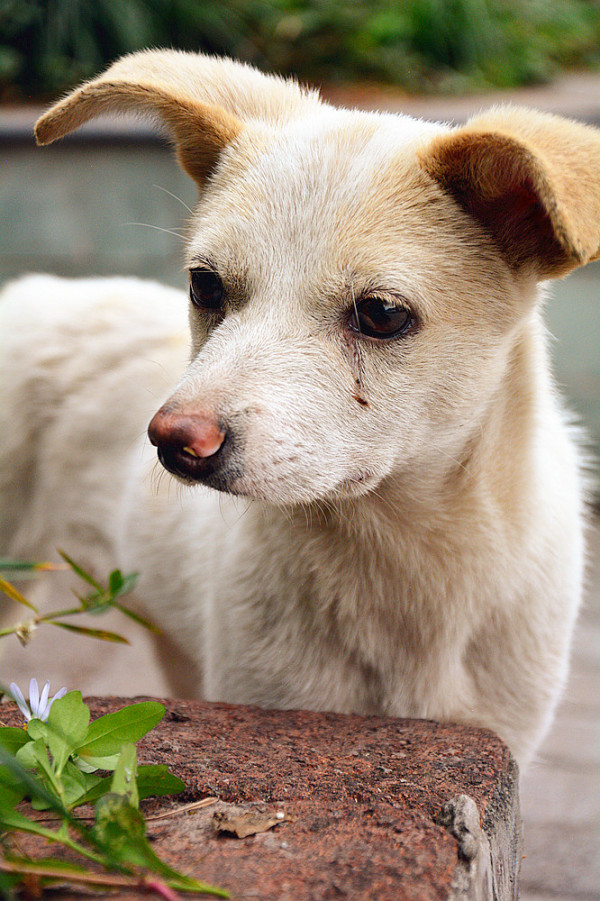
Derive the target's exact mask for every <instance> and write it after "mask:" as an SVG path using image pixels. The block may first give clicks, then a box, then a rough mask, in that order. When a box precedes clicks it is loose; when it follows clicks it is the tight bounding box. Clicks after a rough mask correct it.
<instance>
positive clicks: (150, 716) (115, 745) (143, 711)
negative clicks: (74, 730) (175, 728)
mask: <svg viewBox="0 0 600 901" xmlns="http://www.w3.org/2000/svg"><path fill="white" fill-rule="evenodd" d="M164 715H165V708H164V705H163V704H159V703H158V702H157V701H143V702H142V703H141V704H131V705H130V706H129V707H123V708H122V709H121V710H117V711H116V712H115V713H107V714H106V715H105V716H101V717H100V718H99V719H97V720H94V722H93V723H90V726H89V729H88V731H87V735H86V737H85V742H84V743H83V744H82V746H81V747H79V748H77V754H78V755H79V756H80V757H83V758H84V760H86V761H88V762H89V760H90V758H95V757H108V756H111V755H113V754H119V753H120V751H121V748H122V746H123V745H124V744H125V743H126V742H136V741H138V739H140V738H141V737H142V736H143V735H145V734H146V732H149V731H150V730H151V729H153V728H154V727H155V726H156V725H157V723H160V721H161V720H162V718H163V716H164Z"/></svg>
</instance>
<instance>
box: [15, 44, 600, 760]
mask: <svg viewBox="0 0 600 901" xmlns="http://www.w3.org/2000/svg"><path fill="white" fill-rule="evenodd" d="M190 85H192V86H193V89H192V87H190ZM107 104H108V105H112V106H117V107H118V106H128V107H131V106H134V107H135V106H141V107H142V108H144V109H149V110H151V111H152V112H154V113H156V114H157V115H158V116H159V117H161V118H162V119H163V120H164V121H165V122H166V124H167V126H168V127H169V129H170V130H171V132H172V133H173V135H174V137H175V140H176V143H177V146H178V154H179V158H180V162H182V164H183V165H184V167H185V168H186V169H187V171H188V172H190V174H191V175H192V176H193V177H194V178H196V179H197V180H198V181H199V183H200V184H201V187H202V197H201V201H200V204H199V207H198V210H197V211H196V213H195V214H194V217H193V222H192V226H191V230H190V238H189V246H188V263H189V266H190V269H191V270H192V300H193V305H192V308H191V318H190V322H191V330H192V345H193V349H192V362H191V363H190V364H189V366H188V368H187V371H186V372H185V374H184V375H183V377H182V378H181V381H180V382H179V385H178V386H177V388H176V389H175V391H174V393H172V390H173V385H174V384H175V382H176V380H177V378H178V376H179V375H180V374H181V372H182V371H183V369H184V367H185V363H186V359H189V355H186V353H187V352H186V348H185V340H184V338H183V330H184V327H185V316H186V301H185V299H184V298H183V297H182V296H180V295H179V294H178V293H177V292H173V291H171V290H169V289H161V288H159V287H158V286H155V285H151V284H149V283H143V282H136V281H134V280H131V281H127V280H116V281H110V280H108V281H104V282H103V281H99V280H98V281H88V282H80V283H77V282H71V283H69V282H63V281H61V280H57V279H51V278H49V277H41V276H40V277H37V278H32V279H30V280H24V281H23V282H21V283H16V284H15V285H13V286H12V287H10V288H9V289H8V290H7V292H6V297H5V299H4V302H3V313H2V315H3V317H4V321H3V323H2V336H3V340H4V341H5V344H6V347H5V348H4V349H3V353H2V363H3V365H5V369H6V373H7V374H4V375H2V376H1V378H2V386H3V388H4V386H5V385H7V386H8V388H9V390H8V391H7V397H6V399H5V400H4V401H3V404H2V409H1V410H0V428H2V433H3V435H4V436H6V440H5V441H4V442H3V443H4V446H3V449H2V454H3V456H2V459H1V461H0V462H1V466H0V479H1V481H0V488H2V490H3V491H4V492H7V494H5V496H6V497H8V502H6V503H5V505H4V508H3V510H4V511H5V510H8V511H9V512H11V511H12V512H13V513H14V518H13V519H12V521H9V516H8V515H7V516H6V517H4V518H5V519H6V523H5V534H4V536H3V539H2V546H1V548H0V549H1V550H2V551H3V552H5V553H12V554H19V555H27V556H35V555H37V554H39V553H49V552H50V551H51V549H52V548H53V547H55V546H56V545H59V544H60V545H62V546H64V547H65V548H66V549H67V550H68V551H69V552H70V553H71V554H72V555H73V556H74V557H77V556H80V557H82V558H83V559H84V560H87V561H89V560H96V561H97V562H98V564H99V565H111V564H114V562H115V560H117V561H118V562H119V563H120V565H121V566H122V567H123V568H126V569H127V570H132V569H136V570H139V571H140V572H141V574H142V576H141V583H140V590H139V594H140V597H141V598H143V601H144V604H145V606H146V607H147V608H148V610H149V611H150V613H151V614H152V615H153V616H154V618H155V619H156V620H157V621H158V622H159V623H160V625H161V626H162V627H163V629H164V630H165V650H166V653H165V661H166V662H167V663H168V664H169V665H170V666H171V668H172V670H173V673H174V690H176V691H178V692H179V693H185V694H187V695H190V696H193V695H204V696H205V697H208V698H210V699H222V700H229V701H239V702H248V703H258V704H262V705H270V706H280V707H311V708H314V709H332V710H339V711H357V712H362V713H385V714H390V715H396V716H423V717H432V718H440V719H455V720H463V721H464V720H466V721H469V722H474V723H479V724H482V725H486V726H489V727H490V728H492V729H494V730H496V731H497V732H499V733H500V735H502V736H503V737H504V738H505V739H506V740H507V741H508V743H509V744H510V745H511V747H512V749H513V751H514V752H515V754H516V755H517V757H518V759H519V760H520V761H521V762H524V761H526V760H528V759H529V758H530V756H531V754H532V752H533V750H534V748H535V746H536V744H537V743H538V741H539V739H540V738H541V736H542V734H543V732H544V730H545V728H546V727H547V725H548V723H549V720H550V717H551V714H552V710H553V708H554V705H555V703H556V700H557V698H558V696H559V693H560V690H561V687H562V685H563V683H564V679H565V676H566V669H567V658H568V648H569V640H570V634H571V630H572V626H573V622H574V618H575V616H576V612H577V607H578V604H579V599H580V593H581V580H582V565H583V538H582V531H583V499H582V485H581V477H580V472H579V463H578V454H577V451H576V448H575V444H574V442H573V440H572V437H571V435H570V431H569V428H568V426H567V425H566V424H565V416H564V414H563V413H562V411H561V408H560V403H559V401H558V400H557V398H556V395H555V392H554V389H553V387H552V383H551V379H550V376H549V375H548V365H547V360H546V351H545V334H544V329H543V326H542V324H541V320H540V311H539V298H538V289H537V287H536V284H537V282H538V281H539V280H542V279H546V278H549V277H553V276H556V275H560V274H562V273H564V272H566V271H568V270H569V269H571V268H573V267H574V266H575V265H578V264H581V263H584V262H587V260H589V259H592V258H594V257H595V256H596V255H597V252H598V245H599V244H600V227H599V225H598V223H599V222H600V188H599V184H600V138H599V137H598V135H597V133H596V132H595V131H593V130H592V129H587V128H585V127H584V126H580V125H576V124H574V123H566V122H563V121H562V120H559V119H556V118H554V117H548V116H542V115H540V114H535V113H525V112H523V111H519V110H504V111H497V112H496V113H492V114H490V115H489V116H488V117H483V118H481V119H480V120H478V121H477V122H475V123H473V124H472V125H471V126H470V127H467V128H465V129H459V130H451V129H448V128H447V127H445V126H439V125H432V124H429V123H423V122H416V121H415V120H412V119H410V118H408V117H393V116H377V115H366V114H360V113H349V112H346V111H339V110H334V109H332V108H330V107H327V106H325V105H323V104H320V102H319V101H318V99H317V98H316V97H315V96H314V95H312V94H307V93H303V92H301V91H300V90H299V89H298V88H297V87H296V86H295V85H293V84H286V83H284V82H280V81H278V80H275V79H269V78H267V77H265V76H261V75H259V74H258V73H256V72H253V71H252V70H250V69H247V68H246V67H242V66H236V64H233V63H229V62H222V61H218V60H207V59H205V58H202V57H194V56H188V55H185V54H176V53H147V54H137V55H134V56H133V57H130V58H127V59H125V60H124V61H122V62H121V63H118V64H116V66H115V67H113V69H112V70H109V73H108V74H107V75H105V76H103V77H101V78H100V79H98V80H97V81H96V82H93V83H91V84H90V85H88V86H86V87H84V88H83V89H81V90H80V91H79V92H77V93H76V94H74V95H72V96H71V97H70V98H67V99H66V100H65V101H63V102H62V103H61V104H59V105H58V106H57V107H56V108H55V109H54V110H52V111H50V113H49V114H48V115H47V116H46V117H44V119H43V120H41V122H40V124H39V126H38V136H39V138H40V140H41V141H42V142H46V141H48V140H53V139H54V138H55V137H60V136H61V135H62V134H64V133H66V132H67V131H69V130H71V129H72V128H74V127H76V126H77V125H78V124H80V123H81V122H82V121H84V120H85V119H86V118H89V117H90V116H91V115H95V113H96V112H98V111H99V110H100V109H102V108H103V107H104V106H105V105H107ZM565 129H566V136H565V133H564V132H565ZM581 179H583V180H584V183H583V184H578V180H581ZM9 335H11V336H12V337H10V338H7V337H6V336H9ZM170 393H171V397H170V398H169V400H168V401H167V403H166V404H164V406H163V407H162V408H161V409H160V410H159V412H158V413H156V415H155V416H154V418H153V419H152V425H151V428H150V437H151V440H152V442H153V443H154V444H157V445H158V448H159V454H160V456H161V459H162V461H163V462H164V464H165V466H166V467H167V468H168V469H170V470H171V471H172V472H174V473H175V474H176V475H178V476H179V477H180V478H183V479H184V480H185V481H187V482H194V483H197V482H202V483H204V484H206V485H208V486H209V487H212V488H217V489H219V491H221V492H223V491H224V492H228V493H229V494H232V495H238V496H240V497H239V498H237V499H236V498H231V497H228V495H227V494H223V493H217V492H215V491H212V492H206V491H204V490H198V489H197V488H195V489H193V490H192V491H188V490H187V489H186V490H184V492H183V493H182V494H181V495H180V494H179V492H178V491H176V490H175V488H174V486H173V483H172V480H170V479H169V478H168V477H166V478H165V479H156V478H154V479H153V476H152V472H153V468H154V466H155V455H154V451H153V449H152V448H151V446H149V445H148V443H147V441H145V437H144V433H145V429H146V426H147V424H148V422H149V421H150V419H151V418H152V414H153V413H155V411H156V409H157V407H159V406H160V403H161V402H163V401H164V400H165V398H167V397H168V396H169V394H170ZM15 471H16V472H17V478H15Z"/></svg>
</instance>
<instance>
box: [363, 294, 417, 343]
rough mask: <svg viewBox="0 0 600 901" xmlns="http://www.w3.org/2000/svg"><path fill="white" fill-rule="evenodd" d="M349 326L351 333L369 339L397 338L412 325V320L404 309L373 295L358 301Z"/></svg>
mask: <svg viewBox="0 0 600 901" xmlns="http://www.w3.org/2000/svg"><path fill="white" fill-rule="evenodd" d="M349 324H350V328H351V329H352V330H353V331H355V332H359V333H360V334H361V335H367V336H368V337H369V338H399V337H400V336H401V335H404V334H406V332H407V331H408V330H409V329H410V328H411V326H412V325H414V319H413V316H412V314H411V312H410V310H408V309H407V308H406V307H404V306H401V305H398V304H397V303H395V302H394V301H393V300H391V299H389V298H385V297H377V296H376V295H375V296H373V297H365V298H364V299H363V300H360V301H358V303H357V304H356V306H355V308H354V309H353V311H352V314H351V316H350V320H349Z"/></svg>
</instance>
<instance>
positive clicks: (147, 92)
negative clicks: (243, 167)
mask: <svg viewBox="0 0 600 901" xmlns="http://www.w3.org/2000/svg"><path fill="white" fill-rule="evenodd" d="M319 103H320V101H319V98H318V95H317V94H315V93H314V92H310V91H305V90H303V89H302V88H300V87H299V86H298V85H297V84H296V83H295V82H292V81H284V80H283V79H280V78H276V77H272V76H267V75H263V74H262V73H260V72H258V71H257V70H255V69H252V68H251V67H250V66H247V65H244V64H243V63H236V62H234V61H233V60H229V59H219V58H217V57H208V56H202V55H200V54H195V53H182V52H179V51H175V50H146V51H141V52H139V53H132V54H130V55H129V56H125V57H123V58H122V59H120V60H118V61H117V62H116V63H114V64H113V65H112V66H111V67H110V68H109V69H107V70H106V72H104V73H103V74H102V75H100V76H99V77H98V78H95V79H93V80H92V81H89V82H87V83H86V84H84V85H82V86H81V87H80V88H77V89H76V90H75V91H73V92H72V93H71V94H68V95H67V96H66V97H65V98H64V99H63V100H61V101H59V102H58V103H57V104H55V106H53V107H51V109H49V110H48V112H46V113H45V114H44V115H43V116H42V117H41V118H40V119H39V120H38V122H37V123H36V126H35V135H36V139H37V142H38V144H51V143H52V141H56V140H57V139H58V138H62V137H64V135H66V134H69V132H71V131H74V130H75V129H76V128H79V126H80V125H83V124H84V122H87V121H88V120H89V119H93V118H94V117H95V116H98V115H101V114H102V113H107V112H123V111H130V110H133V111H135V112H139V113H142V114H146V115H149V116H150V117H152V118H154V119H156V120H158V121H159V123H161V124H162V125H164V126H165V127H166V129H167V131H168V133H169V134H170V136H171V137H172V138H173V140H174V142H175V145H176V147H177V157H178V159H179V162H180V163H181V165H182V166H183V168H184V169H185V170H186V172H188V173H189V175H191V176H192V178H193V179H194V180H195V181H196V182H198V183H199V184H202V183H203V182H204V180H205V179H206V177H207V175H209V174H210V172H211V170H212V169H213V168H214V166H215V164H216V162H217V160H218V157H219V154H220V153H221V151H222V150H223V149H224V147H225V146H226V145H228V144H229V143H230V142H231V141H233V140H235V138H236V137H237V136H238V135H239V134H240V132H241V131H242V129H243V128H244V127H245V125H246V124H247V123H249V122H254V123H260V122H262V123H265V124H278V123H282V122H285V121H286V120H289V119H291V118H294V117H295V116H297V115H299V114H300V112H301V111H302V110H303V109H304V108H305V107H306V106H307V105H310V106H315V105H318V104H319Z"/></svg>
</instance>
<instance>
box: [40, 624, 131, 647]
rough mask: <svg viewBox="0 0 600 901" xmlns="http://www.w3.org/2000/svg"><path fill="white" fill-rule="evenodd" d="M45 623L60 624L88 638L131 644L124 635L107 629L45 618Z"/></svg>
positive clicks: (59, 625)
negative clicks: (91, 627) (74, 624)
mask: <svg viewBox="0 0 600 901" xmlns="http://www.w3.org/2000/svg"><path fill="white" fill-rule="evenodd" d="M44 622H45V623H49V624H50V625H52V626H58V628H59V629H66V630H67V631H68V632H77V634H78V635H87V636H88V638H98V639H99V640H100V641H113V642H116V643H118V644H130V642H129V641H128V640H127V639H126V638H123V636H122V635H117V633H116V632H107V631H106V629H90V628H88V627H87V626H73V625H72V624H71V623H59V622H57V621H56V620H53V619H45V620H44Z"/></svg>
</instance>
